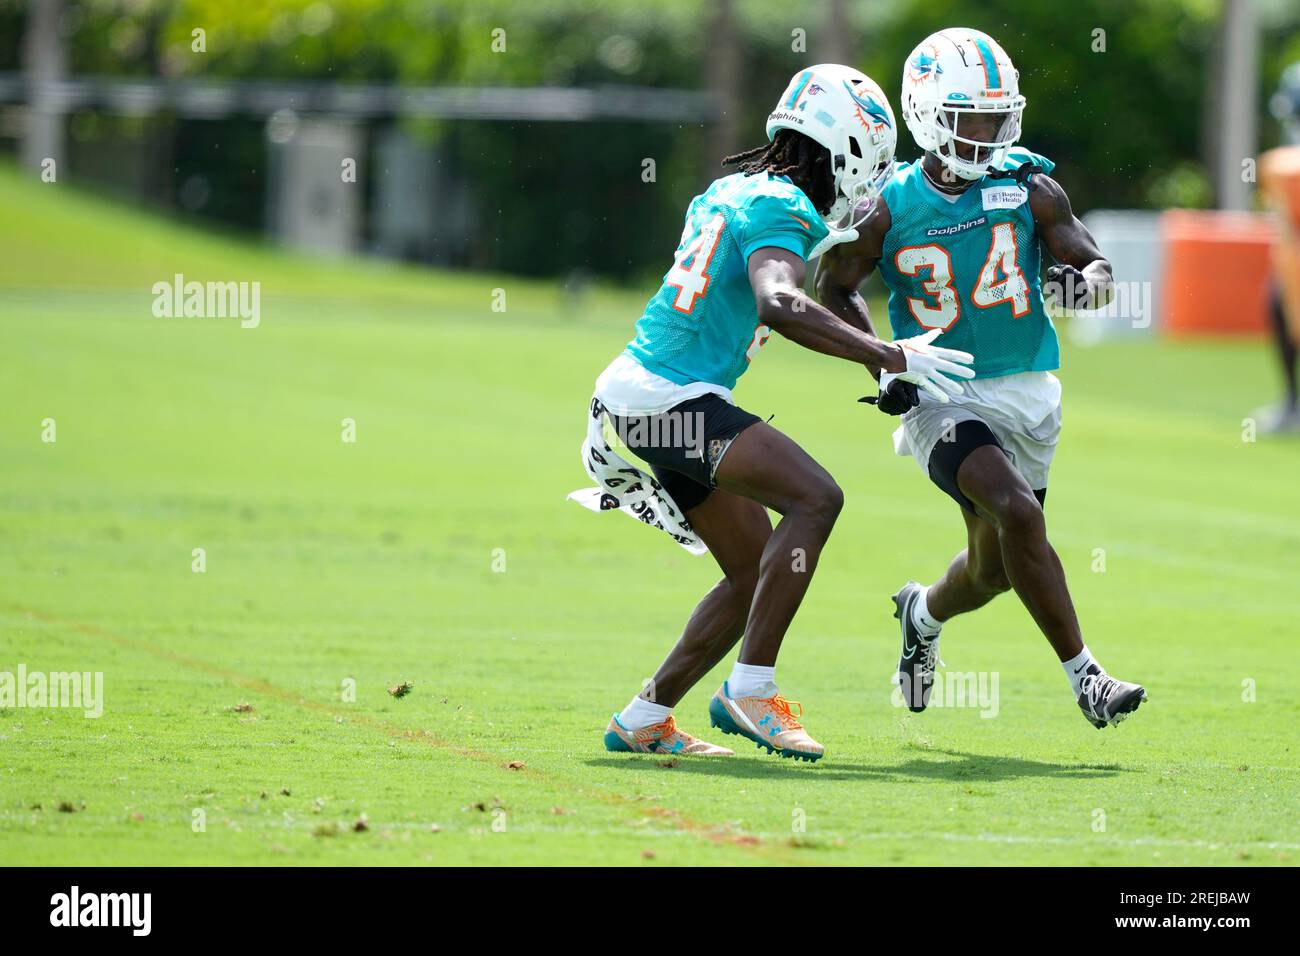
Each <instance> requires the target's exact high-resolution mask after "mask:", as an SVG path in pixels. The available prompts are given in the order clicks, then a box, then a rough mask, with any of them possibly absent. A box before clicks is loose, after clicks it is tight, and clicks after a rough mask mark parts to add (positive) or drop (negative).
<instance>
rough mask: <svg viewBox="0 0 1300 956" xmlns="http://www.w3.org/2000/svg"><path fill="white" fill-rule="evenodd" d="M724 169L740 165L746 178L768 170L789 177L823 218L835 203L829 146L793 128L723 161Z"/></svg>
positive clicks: (773, 173) (777, 133) (833, 177)
mask: <svg viewBox="0 0 1300 956" xmlns="http://www.w3.org/2000/svg"><path fill="white" fill-rule="evenodd" d="M722 165H723V166H738V167H739V168H740V171H741V172H742V173H744V174H745V175H746V176H755V175H757V174H758V173H761V172H763V171H764V170H767V171H768V172H770V173H771V174H772V175H773V176H788V177H789V178H790V181H791V182H792V183H794V184H795V185H796V186H798V187H799V188H800V189H802V190H803V191H804V193H805V194H806V195H807V196H808V198H809V199H810V200H812V204H813V206H814V207H815V208H816V209H817V211H818V212H820V213H822V214H823V215H824V214H825V213H827V212H829V211H830V208H831V204H832V203H834V202H835V175H834V173H833V172H832V171H831V154H830V150H828V149H827V148H826V147H825V146H823V145H821V144H820V143H818V142H815V141H813V140H812V139H809V138H808V137H807V136H805V135H803V134H802V133H800V132H797V131H795V130H792V129H779V130H777V131H776V136H775V137H774V138H773V140H772V142H770V143H764V144H763V145H762V146H755V147H754V148H753V149H747V150H745V151H744V152H743V153H736V154H735V155H734V156H728V157H726V158H725V159H723V160H722Z"/></svg>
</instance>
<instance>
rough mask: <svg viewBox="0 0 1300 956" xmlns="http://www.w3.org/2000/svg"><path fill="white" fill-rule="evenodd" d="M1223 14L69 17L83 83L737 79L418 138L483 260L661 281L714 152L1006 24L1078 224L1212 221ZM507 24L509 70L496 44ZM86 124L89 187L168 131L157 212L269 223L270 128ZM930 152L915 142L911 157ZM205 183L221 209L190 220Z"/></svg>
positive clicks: (1268, 79)
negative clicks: (495, 34) (1152, 215)
mask: <svg viewBox="0 0 1300 956" xmlns="http://www.w3.org/2000/svg"><path fill="white" fill-rule="evenodd" d="M1259 8H1260V10H1261V25H1262V28H1263V32H1262V34H1261V64H1260V66H1261V69H1260V77H1259V93H1260V95H1259V103H1260V115H1261V119H1260V131H1261V147H1264V146H1268V145H1271V144H1272V143H1273V142H1275V141H1276V130H1275V125H1276V124H1274V123H1273V122H1272V121H1271V120H1270V119H1269V118H1268V116H1267V112H1266V104H1267V101H1268V96H1269V94H1270V93H1271V92H1272V90H1273V89H1274V88H1275V86H1276V82H1277V77H1278V75H1280V73H1281V70H1282V68H1283V67H1284V66H1285V64H1286V63H1288V62H1291V61H1293V60H1296V59H1300V5H1297V4H1296V3H1295V2H1294V0H1259ZM1220 9H1221V7H1220V3H1219V2H1218V0H1073V2H1071V3H1069V4H1068V5H1060V4H1056V3H1049V2H1026V0H892V2H887V0H862V2H853V0H848V2H847V3H845V4H844V5H843V7H842V12H843V17H844V21H843V23H842V24H840V25H839V26H838V27H837V25H836V22H835V20H834V18H833V17H832V16H831V15H830V14H831V13H833V12H834V8H832V6H831V5H830V4H829V3H828V2H827V0H736V2H734V4H731V5H727V4H722V3H715V2H695V0H640V2H637V3H635V4H632V3H611V2H595V0H530V2H528V3H520V2H518V0H432V2H431V0H388V2H385V0H262V2H258V3H231V2H230V0H84V2H70V3H69V7H68V9H67V11H66V12H65V14H64V21H63V24H62V29H63V32H64V35H65V36H66V37H67V40H68V44H69V54H70V64H71V72H72V73H73V74H80V75H85V74H107V75H120V76H132V75H137V76H163V77H194V78H205V77H207V78H226V79H277V80H323V81H336V82H361V81H364V82H391V83H398V84H407V85H422V86H430V85H432V86H439V85H467V86H536V85H545V86H578V87H588V88H599V87H601V86H603V85H632V86H648V87H669V88H680V89H708V88H710V87H711V85H712V86H713V87H716V86H717V85H718V83H719V82H720V80H719V74H720V72H721V74H723V75H724V76H723V80H722V82H725V74H726V73H727V71H728V69H730V70H731V71H732V72H734V73H735V74H736V75H737V77H738V80H739V82H738V83H736V84H734V89H733V90H732V93H733V97H732V98H731V99H727V98H725V97H724V98H723V105H724V106H725V105H728V104H730V105H732V106H734V107H735V109H734V111H731V112H728V114H727V117H726V119H727V120H728V122H725V123H724V124H722V125H721V126H720V127H717V128H714V129H709V128H706V127H704V126H702V125H700V124H698V123H692V124H688V123H682V124H667V123H634V122H490V121H461V120H457V121H439V122H431V121H421V122H415V121H410V122H408V123H406V124H405V125H406V127H407V129H408V130H409V131H410V132H411V133H413V134H414V135H417V136H419V137H421V138H422V139H423V140H425V141H426V142H428V143H430V144H433V145H434V146H435V147H436V151H437V155H438V157H439V161H440V162H443V163H446V164H447V165H448V166H450V167H451V168H454V169H455V171H456V173H457V175H458V177H460V178H461V179H462V180H463V181H464V182H465V183H466V184H467V191H468V192H469V194H470V196H471V197H472V202H473V205H474V209H475V221H476V223H477V228H476V232H475V241H474V243H473V245H472V251H471V254H470V257H469V261H468V262H467V263H466V264H469V265H473V266H477V267H487V268H495V269H502V270H508V271H513V272H521V273H529V274H539V275H542V274H560V273H564V272H567V271H569V270H572V269H587V270H590V271H593V272H597V273H600V274H604V275H609V276H614V277H621V278H626V279H638V280H639V279H643V278H646V277H648V276H650V275H654V276H657V275H659V274H660V273H662V271H663V270H664V268H665V267H666V265H667V257H668V255H669V251H670V249H671V248H672V246H673V245H675V243H676V240H677V237H678V234H679V232H680V228H681V217H682V212H683V208H684V206H685V203H686V202H687V201H688V200H689V199H690V197H691V196H693V195H695V194H696V193H697V192H699V191H700V190H701V189H702V188H703V187H704V186H705V185H706V184H707V182H708V180H709V179H711V178H712V177H713V176H716V175H718V172H719V167H718V165H717V162H718V160H719V159H720V158H721V157H720V155H713V154H714V153H717V152H720V151H723V148H724V147H727V148H743V147H747V146H751V145H756V144H758V143H760V142H762V141H764V139H765V137H764V134H763V120H764V118H765V116H766V114H767V112H768V110H769V109H770V107H771V105H772V103H773V102H774V99H775V97H776V96H778V95H779V93H780V91H781V90H782V89H783V87H784V85H785V82H786V81H787V80H788V78H789V76H790V75H791V74H792V73H794V72H795V71H796V70H797V69H798V68H799V67H801V66H803V65H806V64H808V63H810V62H816V61H818V60H819V59H821V58H823V57H824V56H828V55H848V56H849V57H850V58H851V60H852V62H854V63H855V64H856V65H858V66H860V67H862V68H863V69H865V70H866V71H867V72H868V73H870V74H871V75H872V76H873V77H875V78H876V79H877V80H878V81H879V82H880V83H881V85H882V86H883V87H884V88H885V90H886V91H887V92H888V93H889V94H890V96H891V98H892V99H893V100H894V102H895V104H897V94H898V85H899V77H900V76H901V74H902V68H903V63H904V60H905V58H906V56H907V54H908V52H909V51H910V50H911V49H912V47H913V46H914V45H915V44H916V43H917V42H918V41H919V40H921V39H922V38H923V37H924V36H925V35H926V34H928V33H930V32H932V31H933V30H936V29H940V28H942V27H945V26H953V25H960V26H970V27H975V28H977V29H981V30H985V31H987V32H988V33H990V34H992V35H993V36H994V37H996V38H997V39H998V40H999V41H1000V42H1001V43H1002V45H1003V46H1005V47H1006V49H1007V51H1008V52H1009V53H1010V54H1011V56H1012V58H1013V59H1014V60H1015V61H1016V64H1017V65H1018V67H1019V68H1020V72H1021V88H1022V91H1023V92H1024V93H1025V95H1026V96H1027V97H1028V100H1029V106H1028V109H1027V111H1026V115H1025V125H1024V135H1023V142H1024V143H1025V145H1027V146H1029V147H1030V148H1033V149H1035V150H1037V151H1039V152H1042V153H1044V154H1046V155H1047V156H1049V157H1051V158H1052V159H1053V160H1055V161H1056V162H1057V163H1058V170H1057V176H1058V178H1059V179H1060V180H1061V181H1062V182H1063V183H1064V184H1065V186H1066V188H1067V189H1068V190H1069V192H1070V194H1071V196H1072V198H1073V200H1074V203H1075V206H1076V209H1078V210H1086V209H1089V208H1093V207H1097V206H1106V207H1159V206H1165V205H1171V204H1179V205H1203V204H1205V203H1207V202H1208V201H1209V200H1210V198H1211V197H1210V192H1209V188H1210V187H1209V179H1208V177H1207V173H1206V168H1205V164H1204V162H1203V161H1202V157H1204V156H1206V155H1207V149H1206V140H1207V137H1208V138H1212V137H1213V136H1214V130H1213V129H1210V128H1208V127H1207V122H1206V116H1207V109H1206V105H1205V103H1206V97H1207V91H1209V90H1210V88H1211V85H1212V83H1213V81H1214V74H1213V70H1212V64H1213V62H1214V56H1215V44H1216V39H1217V29H1218V26H1217V25H1218V18H1219V15H1220ZM728 10H730V11H732V12H731V16H730V19H727V16H728ZM25 16H26V0H0V70H5V71H11V70H16V69H18V68H19V64H20V61H21V37H22V31H23V23H24V18H25ZM719 18H722V19H721V20H720V19H719ZM196 27H199V28H202V29H204V30H205V31H206V47H207V50H206V52H205V53H202V54H195V53H193V52H191V48H190V44H191V31H192V30H193V29H194V28H196ZM498 27H503V28H504V29H505V30H506V43H507V48H506V52H504V53H500V52H493V49H492V43H491V41H492V30H493V29H495V28H498ZM845 27H847V30H846V29H845ZM800 31H802V33H803V35H804V39H803V41H802V42H803V44H804V45H803V46H802V47H800V39H799V36H798V34H799V32H800ZM1098 31H1104V32H1103V33H1100V34H1099V33H1098ZM845 34H847V35H845ZM726 36H734V37H735V38H736V41H737V45H736V54H735V57H734V60H733V61H730V66H728V65H727V64H728V61H726V59H725V57H723V56H722V53H721V52H720V50H719V48H718V44H719V42H720V40H719V38H720V37H723V38H725V37H726ZM1099 37H1101V42H1102V43H1103V44H1104V47H1103V48H1102V49H1098V39H1099ZM70 126H71V128H72V133H73V139H74V140H78V141H80V142H82V143H83V144H87V145H85V147H84V148H83V150H82V152H81V153H80V154H79V156H80V158H79V159H77V162H76V164H74V165H84V166H85V167H86V168H87V175H86V176H85V177H83V178H92V175H91V173H90V171H89V167H90V166H92V165H94V164H95V163H96V162H97V161H98V162H100V163H101V165H102V162H103V158H104V157H105V156H111V155H113V153H112V147H111V143H112V141H113V140H114V139H116V138H121V137H129V136H153V137H161V138H162V140H165V141H167V143H168V148H167V149H166V150H162V151H161V156H162V158H161V159H160V160H159V161H158V163H157V166H158V167H159V168H158V169H154V170H150V171H149V173H148V175H149V176H150V177H151V179H150V181H151V182H154V183H155V185H154V189H155V190H156V191H157V193H158V195H157V196H156V197H155V198H156V200H157V201H159V202H162V203H164V204H168V205H172V206H175V207H177V208H182V209H185V210H186V211H187V212H190V213H194V214H198V215H206V216H210V217H212V218H214V219H217V220H220V221H222V222H226V223H230V224H233V225H238V226H245V227H250V228H257V227H258V226H260V225H261V220H262V215H263V197H262V194H261V191H262V190H264V188H265V186H264V179H263V177H262V172H261V171H262V170H264V169H265V165H266V163H265V150H266V143H265V136H264V135H263V133H262V130H261V124H260V123H259V122H254V121H253V120H251V119H230V120H223V121H202V120H179V119H175V118H170V117H166V116H163V117H153V118H150V119H148V120H147V121H141V120H138V119H126V118H122V117H109V116H99V115H76V116H73V117H72V118H71V121H70ZM91 146H93V149H91V148H90V147H91ZM916 153H917V151H916V149H915V147H914V145H913V144H912V142H911V139H910V137H909V136H908V135H907V133H906V131H905V130H903V131H900V136H899V157H900V158H901V159H910V158H912V157H914V156H915V155H916ZM646 158H652V159H654V160H655V165H656V170H655V182H653V183H647V182H644V181H643V180H642V169H643V166H642V163H643V160H644V159H646ZM196 171H197V172H198V173H201V174H202V177H203V179H204V181H205V182H206V183H207V184H208V185H209V187H210V188H209V192H210V194H209V195H204V196H200V197H198V198H199V199H202V202H194V201H189V200H187V201H185V202H182V200H181V192H182V189H183V187H184V186H185V184H186V183H189V182H191V181H192V179H193V176H194V175H196V174H197V173H196ZM190 199H191V200H192V199H194V197H190Z"/></svg>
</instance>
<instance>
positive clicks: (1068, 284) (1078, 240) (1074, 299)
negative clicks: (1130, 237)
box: [1029, 174, 1115, 309]
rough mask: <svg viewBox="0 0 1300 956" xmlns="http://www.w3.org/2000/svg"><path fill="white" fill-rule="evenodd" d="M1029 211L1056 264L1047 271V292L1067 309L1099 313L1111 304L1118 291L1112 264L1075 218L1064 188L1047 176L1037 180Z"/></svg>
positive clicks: (1039, 177) (1086, 228)
mask: <svg viewBox="0 0 1300 956" xmlns="http://www.w3.org/2000/svg"><path fill="white" fill-rule="evenodd" d="M1029 208H1030V210H1031V211H1032V212H1033V214H1034V225H1035V226H1036V227H1037V229H1038V232H1039V235H1040V236H1041V237H1042V241H1043V246H1044V248H1046V249H1047V251H1048V252H1049V253H1051V256H1052V258H1053V259H1055V260H1056V263H1057V264H1056V265H1053V266H1051V267H1049V268H1048V270H1047V274H1046V277H1045V278H1046V281H1045V282H1044V283H1043V286H1044V292H1046V293H1047V294H1048V295H1049V296H1050V297H1052V298H1054V299H1055V300H1056V301H1057V302H1059V303H1061V305H1063V306H1064V307H1065V308H1067V309H1098V308H1101V307H1102V306H1104V305H1106V304H1107V303H1109V302H1110V300H1111V297H1112V296H1113V295H1114V291H1115V279H1114V276H1113V275H1112V274H1111V269H1110V262H1109V261H1107V259H1106V257H1105V256H1103V255H1102V254H1101V250H1100V249H1099V248H1097V241H1096V240H1095V239H1093V237H1092V233H1091V232H1089V231H1088V227H1087V226H1085V225H1084V224H1083V223H1082V222H1080V221H1079V218H1078V217H1077V216H1076V215H1075V214H1074V210H1073V209H1072V208H1071V207H1070V197H1069V196H1067V195H1066V194H1065V190H1064V189H1063V188H1062V187H1061V184H1060V183H1058V182H1057V181H1056V180H1055V179H1052V178H1051V177H1050V176H1047V175H1045V174H1039V175H1037V176H1034V177H1033V178H1032V179H1030V187H1029Z"/></svg>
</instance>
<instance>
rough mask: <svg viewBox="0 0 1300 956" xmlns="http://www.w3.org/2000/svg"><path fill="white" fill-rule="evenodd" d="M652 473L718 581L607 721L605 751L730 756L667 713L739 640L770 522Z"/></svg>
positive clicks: (735, 501) (750, 509)
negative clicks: (650, 673)
mask: <svg viewBox="0 0 1300 956" xmlns="http://www.w3.org/2000/svg"><path fill="white" fill-rule="evenodd" d="M655 476H656V478H657V479H658V480H659V482H660V484H662V485H663V486H664V490H665V491H667V492H668V494H669V496H670V497H671V498H672V499H673V501H674V502H676V503H677V504H678V506H679V507H681V508H682V509H683V511H684V512H685V515H686V519H687V520H688V521H689V522H690V523H691V527H692V528H693V529H694V531H695V532H696V534H698V535H699V536H700V538H701V539H702V540H703V541H704V543H705V544H706V545H707V546H708V548H709V553H710V554H712V555H713V558H714V560H715V561H717V562H718V566H719V567H720V568H721V569H722V573H723V575H724V577H723V579H722V580H721V581H719V582H718V583H717V584H716V585H715V586H714V587H713V588H712V589H711V590H710V591H709V593H708V594H706V595H704V597H703V599H702V600H701V601H700V603H699V604H697V605H696V607H695V610H694V611H693V612H692V613H691V616H690V619H689V620H688V621H687V622H686V628H685V630H684V631H683V633H682V636H681V638H680V639H679V640H678V641H677V644H676V645H675V646H674V647H673V649H672V650H671V651H669V653H668V656H667V657H666V658H665V659H664V662H663V663H662V664H661V665H659V669H658V670H657V671H656V672H655V675H654V678H653V680H651V681H650V683H649V684H647V685H646V686H645V687H643V688H642V689H641V692H640V693H638V694H636V695H635V696H634V697H633V698H632V700H631V702H630V703H629V704H628V705H627V706H626V707H624V708H623V709H622V710H621V711H619V712H618V713H616V714H615V715H614V716H613V717H612V718H610V722H609V726H608V727H606V729H605V746H606V749H608V750H617V751H635V752H643V753H665V752H667V753H675V754H702V755H706V756H726V755H730V754H731V752H732V751H730V750H728V749H727V748H725V747H719V746H717V745H715V744H710V743H707V742H706V741H703V740H699V739H698V738H696V737H693V736H691V735H690V734H688V733H686V732H685V731H683V730H681V729H680V728H678V727H677V722H676V720H675V719H674V717H673V713H672V711H673V708H674V707H676V706H677V704H678V703H679V702H680V701H681V699H682V698H683V697H684V696H686V692H687V691H688V690H690V689H691V688H692V687H693V686H695V684H696V682H698V681H699V679H700V678H701V677H703V676H704V675H705V674H706V673H708V671H709V670H710V668H712V667H713V665H715V664H716V663H718V661H720V660H721V659H722V657H723V655H725V654H726V653H727V652H728V651H729V650H731V648H732V647H734V646H735V644H736V641H738V640H739V639H740V635H741V633H742V632H743V631H744V628H745V618H746V617H747V616H748V614H749V605H750V603H751V602H752V600H753V597H754V587H755V585H756V584H757V582H758V562H759V559H760V558H761V557H762V554H763V548H764V546H765V545H766V544H767V539H768V537H769V536H770V535H771V533H772V522H771V519H769V518H768V516H767V511H766V510H765V509H764V508H763V506H762V505H760V504H758V503H757V502H754V501H750V500H749V499H747V498H741V497H740V496H739V495H733V494H730V493H729V492H726V491H723V490H722V489H720V488H715V489H713V490H710V489H709V488H707V487H705V486H703V485H701V484H699V483H697V482H695V481H693V480H692V479H690V478H688V477H686V476H685V475H682V474H680V473H678V472H672V471H666V470H663V469H660V468H656V469H655Z"/></svg>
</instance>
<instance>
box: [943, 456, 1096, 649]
mask: <svg viewBox="0 0 1300 956" xmlns="http://www.w3.org/2000/svg"><path fill="white" fill-rule="evenodd" d="M957 486H958V488H960V489H961V492H962V494H964V495H965V496H966V497H967V498H969V499H970V500H971V501H972V502H973V503H974V505H975V507H976V509H977V511H978V513H979V514H980V515H982V516H983V517H984V519H985V520H986V521H987V523H988V524H990V525H991V526H992V527H993V529H994V532H995V534H996V541H997V545H998V550H999V551H1000V553H1001V556H1002V568H1003V570H1004V571H1005V574H1006V578H1007V580H1008V582H1009V583H1010V584H1011V586H1012V587H1013V588H1015V591H1016V594H1017V596H1019V598H1020V600H1021V602H1022V603H1023V604H1024V605H1025V608H1026V610H1028V611H1029V614H1030V616H1031V617H1033V619H1034V622H1035V623H1036V624H1037V625H1038V627H1039V629H1040V630H1041V631H1042V632H1043V634H1044V636H1046V638H1047V640H1048V643H1050V644H1051V645H1052V649H1053V650H1054V651H1056V656H1057V657H1058V658H1060V659H1061V660H1062V661H1068V660H1070V659H1071V658H1074V657H1077V656H1078V655H1079V652H1080V651H1082V650H1083V636H1082V634H1081V633H1080V631H1079V619H1078V617H1077V616H1076V615H1075V612H1074V602H1073V601H1072V600H1071V599H1070V590H1069V588H1068V587H1067V586H1066V583H1065V569H1064V568H1063V567H1062V566H1061V559H1060V558H1058V557H1057V555H1056V551H1055V549H1053V548H1052V545H1051V544H1050V543H1049V542H1048V540H1047V520H1046V518H1045V517H1044V515H1043V506H1042V505H1041V504H1040V503H1039V501H1038V498H1037V496H1035V494H1034V491H1033V489H1032V488H1030V487H1029V483H1028V482H1026V481H1025V478H1024V476H1023V475H1021V474H1020V472H1018V471H1017V470H1016V469H1015V467H1014V466H1013V465H1012V464H1011V460H1010V459H1009V458H1008V457H1007V455H1006V453H1005V452H1004V451H1002V449H1001V448H999V447H998V446H997V445H983V446H981V447H979V448H976V449H975V450H973V451H972V452H971V453H970V454H969V455H967V456H966V459H965V461H963V462H962V463H961V467H960V468H959V469H958V470H957ZM932 610H933V609H932ZM941 619H942V618H941Z"/></svg>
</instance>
